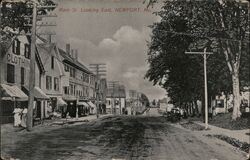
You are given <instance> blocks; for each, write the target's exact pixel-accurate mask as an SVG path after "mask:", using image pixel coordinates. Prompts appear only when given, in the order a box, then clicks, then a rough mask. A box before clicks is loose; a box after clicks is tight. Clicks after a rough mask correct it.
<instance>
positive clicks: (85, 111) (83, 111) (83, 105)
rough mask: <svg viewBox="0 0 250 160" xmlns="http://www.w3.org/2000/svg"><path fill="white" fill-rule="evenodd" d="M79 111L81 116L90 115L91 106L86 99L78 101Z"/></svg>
mask: <svg viewBox="0 0 250 160" xmlns="http://www.w3.org/2000/svg"><path fill="white" fill-rule="evenodd" d="M77 112H78V116H79V117H82V116H87V115H89V112H90V106H89V105H88V103H87V102H86V101H78V102H77Z"/></svg>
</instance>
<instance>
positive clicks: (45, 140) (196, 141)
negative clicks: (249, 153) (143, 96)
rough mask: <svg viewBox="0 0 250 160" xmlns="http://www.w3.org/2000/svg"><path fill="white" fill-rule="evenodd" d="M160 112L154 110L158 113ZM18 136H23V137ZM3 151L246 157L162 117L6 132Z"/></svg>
mask: <svg viewBox="0 0 250 160" xmlns="http://www.w3.org/2000/svg"><path fill="white" fill-rule="evenodd" d="M153 113H155V112H153ZM18 136H22V138H20V140H18ZM4 137H5V139H4V140H3V142H2V151H1V152H2V155H3V156H5V157H6V156H7V157H13V158H19V159H21V160H40V159H41V160H47V159H48V160H54V159H55V160H59V159H60V160H62V159H67V160H78V159H79V160H81V159H112V158H113V159H119V158H120V159H152V160H158V159H159V160H241V159H244V155H243V153H242V152H240V151H235V150H234V149H233V148H232V147H231V146H229V145H228V144H226V143H224V142H222V141H220V140H216V139H211V138H208V137H204V136H202V135H199V134H194V133H193V132H191V131H187V130H184V129H181V128H179V127H175V126H174V125H171V124H169V123H167V122H166V120H165V119H164V118H163V117H157V116H116V117H106V118H103V119H101V120H98V121H94V122H90V123H86V124H81V125H74V126H67V127H63V128H58V129H55V130H48V131H44V132H41V133H37V132H35V133H20V134H19V135H17V136H15V138H16V139H14V138H13V139H12V141H11V142H10V140H7V139H8V138H10V137H9V135H2V138H4Z"/></svg>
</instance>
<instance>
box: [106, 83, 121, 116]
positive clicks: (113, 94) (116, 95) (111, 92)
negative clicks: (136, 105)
mask: <svg viewBox="0 0 250 160" xmlns="http://www.w3.org/2000/svg"><path fill="white" fill-rule="evenodd" d="M125 108H126V91H125V86H124V85H117V86H115V87H114V88H108V91H107V96H106V112H107V113H110V114H124V113H125Z"/></svg>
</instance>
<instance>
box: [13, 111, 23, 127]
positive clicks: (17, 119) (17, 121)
mask: <svg viewBox="0 0 250 160" xmlns="http://www.w3.org/2000/svg"><path fill="white" fill-rule="evenodd" d="M21 112H22V110H21V108H15V109H14V111H13V113H14V127H18V126H20V125H21Z"/></svg>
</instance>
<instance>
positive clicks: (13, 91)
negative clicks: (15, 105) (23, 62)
mask: <svg viewBox="0 0 250 160" xmlns="http://www.w3.org/2000/svg"><path fill="white" fill-rule="evenodd" d="M1 88H2V89H3V93H2V95H1V97H2V100H13V101H27V100H28V96H27V95H26V94H25V93H24V92H23V91H22V90H21V89H20V88H18V87H17V86H15V85H14V86H10V85H7V84H1Z"/></svg>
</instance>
